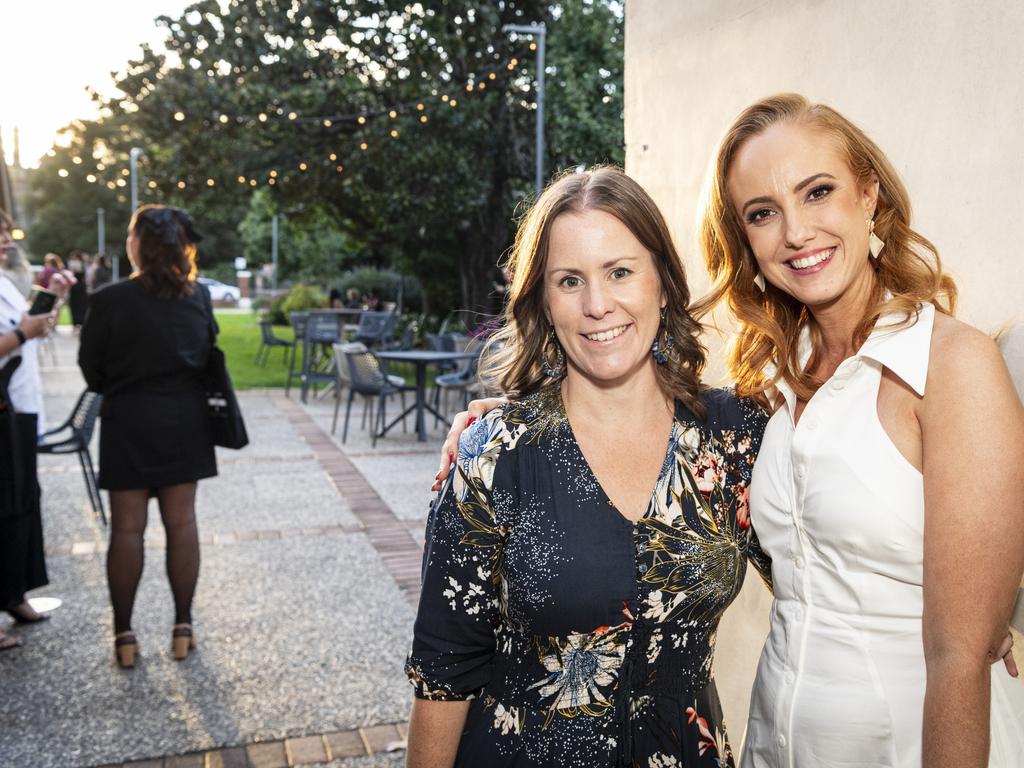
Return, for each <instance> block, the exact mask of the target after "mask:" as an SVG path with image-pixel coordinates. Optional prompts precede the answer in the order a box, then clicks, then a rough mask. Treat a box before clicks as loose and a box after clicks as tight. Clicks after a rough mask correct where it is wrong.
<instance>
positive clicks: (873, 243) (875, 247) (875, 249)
mask: <svg viewBox="0 0 1024 768" xmlns="http://www.w3.org/2000/svg"><path fill="white" fill-rule="evenodd" d="M883 248H885V241H884V240H882V238H880V237H879V236H878V235H876V234H875V220H874V219H868V251H869V252H870V253H871V258H872V259H874V260H875V261H878V257H879V256H880V255H881V253H882V249H883Z"/></svg>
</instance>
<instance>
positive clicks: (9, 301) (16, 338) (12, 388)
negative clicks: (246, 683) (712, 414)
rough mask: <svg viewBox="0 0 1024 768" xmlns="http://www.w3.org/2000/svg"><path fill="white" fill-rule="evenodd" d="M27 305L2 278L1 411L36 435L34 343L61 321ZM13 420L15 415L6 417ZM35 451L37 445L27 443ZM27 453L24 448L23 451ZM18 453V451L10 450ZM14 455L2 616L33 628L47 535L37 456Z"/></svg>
mask: <svg viewBox="0 0 1024 768" xmlns="http://www.w3.org/2000/svg"><path fill="white" fill-rule="evenodd" d="M13 228H14V225H13V222H12V221H11V219H10V218H8V216H7V215H6V214H5V213H4V212H3V211H0V259H6V254H7V251H8V249H10V248H11V247H12V245H13V243H12V240H11V231H12V230H13ZM51 284H52V285H53V287H54V289H55V290H56V291H59V293H54V294H53V296H54V299H57V298H59V296H60V295H62V294H66V292H67V289H68V287H69V281H68V280H67V278H66V277H65V276H64V275H61V274H59V273H58V274H57V275H55V279H54V281H53V282H52V283H51ZM28 310H29V305H28V302H27V301H26V300H25V296H24V294H23V293H22V292H21V290H20V289H19V288H18V286H16V285H15V284H14V283H13V282H12V281H11V280H10V279H9V278H8V277H7V276H6V275H5V274H3V273H0V370H5V371H6V372H7V374H9V379H6V380H4V381H2V383H3V384H4V387H5V389H6V397H5V398H0V410H4V411H6V410H8V409H9V410H10V411H13V412H14V413H17V414H20V415H22V416H28V417H30V419H31V420H32V421H34V422H35V429H34V431H33V432H34V433H38V432H40V431H42V430H43V428H44V422H43V385H42V379H41V378H40V376H39V361H38V353H37V349H36V339H38V338H41V337H44V336H47V335H48V334H50V333H51V332H52V331H53V328H54V325H55V323H56V320H57V312H56V309H55V308H51V309H50V311H48V312H44V313H41V314H35V315H33V314H29V313H28ZM15 357H20V362H19V363H17V367H16V368H14V369H13V373H11V369H10V368H7V366H8V365H9V364H10V363H11V362H12V359H13V358H15ZM6 416H7V418H11V414H10V413H7V414H6ZM7 435H8V431H7V429H4V431H3V433H2V434H0V440H8V437H7ZM28 444H29V445H30V446H31V449H32V450H34V448H35V444H34V442H33V441H31V440H30V441H28ZM19 447H21V448H24V446H23V445H21V446H19ZM11 448H14V446H11ZM12 454H13V451H12V450H5V451H3V452H2V453H0V456H2V457H3V464H2V465H0V477H3V478H5V482H8V480H7V479H8V478H14V477H15V474H14V473H15V472H17V473H19V475H20V476H19V477H18V478H17V479H18V480H20V481H21V483H22V487H27V488H28V489H29V491H28V493H27V494H26V498H27V502H23V503H21V504H17V505H15V504H14V503H13V502H11V503H8V499H7V496H6V495H4V496H3V499H4V502H3V503H2V504H0V610H4V611H5V612H7V613H8V614H10V616H11V617H12V618H13V619H14V620H15V621H16V622H18V623H31V622H37V621H42V620H44V619H46V618H47V616H46V614H40V613H38V612H37V611H35V610H34V609H33V608H32V606H31V605H30V604H29V602H28V600H27V599H26V597H25V595H26V593H27V592H29V591H31V590H33V589H37V588H39V587H42V586H45V585H46V584H47V583H48V579H47V575H46V563H45V559H44V555H43V529H42V518H41V515H40V494H39V482H38V478H37V477H36V473H35V458H34V455H33V456H31V457H30V458H29V459H28V460H26V459H25V458H24V457H22V460H21V461H19V462H17V463H15V462H14V460H13V457H12ZM19 645H21V640H20V639H19V638H16V637H13V636H11V635H7V634H6V633H5V632H3V631H2V630H0V651H4V650H8V649H10V648H16V647H17V646H19Z"/></svg>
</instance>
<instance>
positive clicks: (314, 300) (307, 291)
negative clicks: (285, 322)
mask: <svg viewBox="0 0 1024 768" xmlns="http://www.w3.org/2000/svg"><path fill="white" fill-rule="evenodd" d="M326 304H327V297H326V296H325V295H324V292H323V291H321V290H320V289H319V288H316V287H315V286H312V285H305V284H303V283H299V284H298V285H296V286H295V287H293V288H292V289H291V290H290V291H288V295H287V296H286V297H285V299H284V301H283V302H281V312H283V313H284V316H285V317H286V318H287V317H288V315H289V313H291V312H302V311H304V310H307V309H323V308H324V306H325V305H326Z"/></svg>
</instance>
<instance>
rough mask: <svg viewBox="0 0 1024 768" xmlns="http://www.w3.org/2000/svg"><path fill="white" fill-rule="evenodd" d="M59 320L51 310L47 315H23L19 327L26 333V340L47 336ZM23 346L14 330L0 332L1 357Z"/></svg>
mask: <svg viewBox="0 0 1024 768" xmlns="http://www.w3.org/2000/svg"><path fill="white" fill-rule="evenodd" d="M56 321H57V313H56V312H50V313H49V314H47V315H27V314H26V315H22V316H21V322H20V323H19V324H18V328H20V329H21V332H22V333H23V334H25V340H26V341H28V340H29V339H35V338H39V337H40V336H46V335H48V334H49V333H50V331H52V330H53V324H54V323H55V322H56ZM20 346H21V340H20V339H19V338H18V335H17V334H16V333H15V332H14V331H8V332H7V333H3V334H0V357H3V356H4V355H9V354H10V353H11V352H13V351H14V350H16V349H17V348H18V347H20Z"/></svg>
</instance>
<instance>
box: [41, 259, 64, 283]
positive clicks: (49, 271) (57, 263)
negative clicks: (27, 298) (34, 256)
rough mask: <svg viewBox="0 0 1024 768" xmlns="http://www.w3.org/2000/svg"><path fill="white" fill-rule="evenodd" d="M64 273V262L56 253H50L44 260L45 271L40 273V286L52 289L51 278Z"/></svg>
mask: <svg viewBox="0 0 1024 768" xmlns="http://www.w3.org/2000/svg"><path fill="white" fill-rule="evenodd" d="M63 271H64V262H63V261H61V258H60V256H58V255H57V254H56V253H48V254H46V256H45V257H44V258H43V270H42V271H41V272H40V273H39V281H38V282H39V285H41V286H43V288H49V287H50V278H52V277H53V276H54V275H55V274H57V273H59V272H63Z"/></svg>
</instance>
